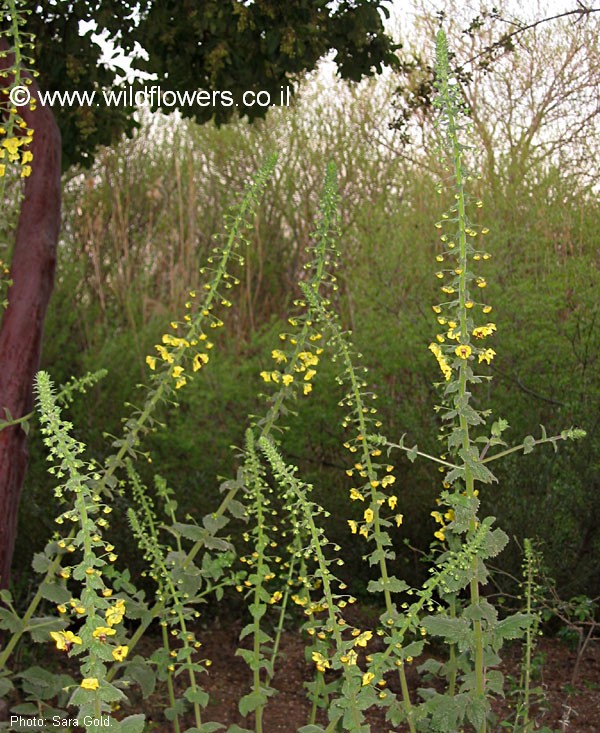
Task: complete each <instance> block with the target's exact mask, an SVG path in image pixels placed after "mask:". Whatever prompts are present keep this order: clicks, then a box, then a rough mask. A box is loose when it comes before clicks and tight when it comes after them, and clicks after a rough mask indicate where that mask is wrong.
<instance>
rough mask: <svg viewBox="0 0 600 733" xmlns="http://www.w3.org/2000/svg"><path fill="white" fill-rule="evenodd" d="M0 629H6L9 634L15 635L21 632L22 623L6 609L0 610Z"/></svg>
mask: <svg viewBox="0 0 600 733" xmlns="http://www.w3.org/2000/svg"><path fill="white" fill-rule="evenodd" d="M0 629H6V631H8V632H9V633H10V634H16V633H19V632H20V631H22V630H23V622H22V621H21V619H20V618H18V617H17V616H15V615H14V614H13V613H12V612H11V611H9V610H8V608H0Z"/></svg>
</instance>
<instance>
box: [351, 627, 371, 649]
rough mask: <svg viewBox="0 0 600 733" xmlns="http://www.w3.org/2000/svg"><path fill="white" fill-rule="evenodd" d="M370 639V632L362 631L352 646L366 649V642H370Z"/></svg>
mask: <svg viewBox="0 0 600 733" xmlns="http://www.w3.org/2000/svg"><path fill="white" fill-rule="evenodd" d="M372 638H373V632H372V631H363V632H362V634H361V635H360V636H359V637H357V639H356V641H355V642H354V646H362V647H366V646H367V642H368V641H370V640H371V639H372Z"/></svg>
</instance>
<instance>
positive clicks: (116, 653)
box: [112, 646, 129, 662]
mask: <svg viewBox="0 0 600 733" xmlns="http://www.w3.org/2000/svg"><path fill="white" fill-rule="evenodd" d="M128 654H129V647H128V646H118V647H115V648H114V649H113V652H112V655H113V659H114V660H115V661H116V662H122V661H123V660H124V659H125V657H126V656H127V655H128Z"/></svg>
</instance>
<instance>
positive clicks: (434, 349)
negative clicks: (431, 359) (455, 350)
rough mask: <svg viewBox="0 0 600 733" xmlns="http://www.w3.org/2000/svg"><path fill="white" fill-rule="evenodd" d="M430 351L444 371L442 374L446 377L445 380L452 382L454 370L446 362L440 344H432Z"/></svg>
mask: <svg viewBox="0 0 600 733" xmlns="http://www.w3.org/2000/svg"><path fill="white" fill-rule="evenodd" d="M429 351H431V353H432V354H433V355H434V356H435V358H436V359H437V363H438V365H439V367H440V369H441V370H442V374H443V375H444V378H445V380H446V381H447V382H449V381H450V379H451V378H452V369H451V368H450V365H449V364H448V362H447V361H446V357H445V356H444V353H443V352H442V349H441V348H440V346H439V344H436V343H431V344H429Z"/></svg>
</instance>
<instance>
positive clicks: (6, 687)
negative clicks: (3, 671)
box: [0, 677, 14, 698]
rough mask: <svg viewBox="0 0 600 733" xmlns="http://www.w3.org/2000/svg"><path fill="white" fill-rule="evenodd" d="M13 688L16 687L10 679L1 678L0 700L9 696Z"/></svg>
mask: <svg viewBox="0 0 600 733" xmlns="http://www.w3.org/2000/svg"><path fill="white" fill-rule="evenodd" d="M13 687H14V685H13V683H12V682H11V680H10V678H9V677H0V698H2V697H4V696H5V695H7V694H8V693H9V692H10V691H11V690H12V689H13Z"/></svg>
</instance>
